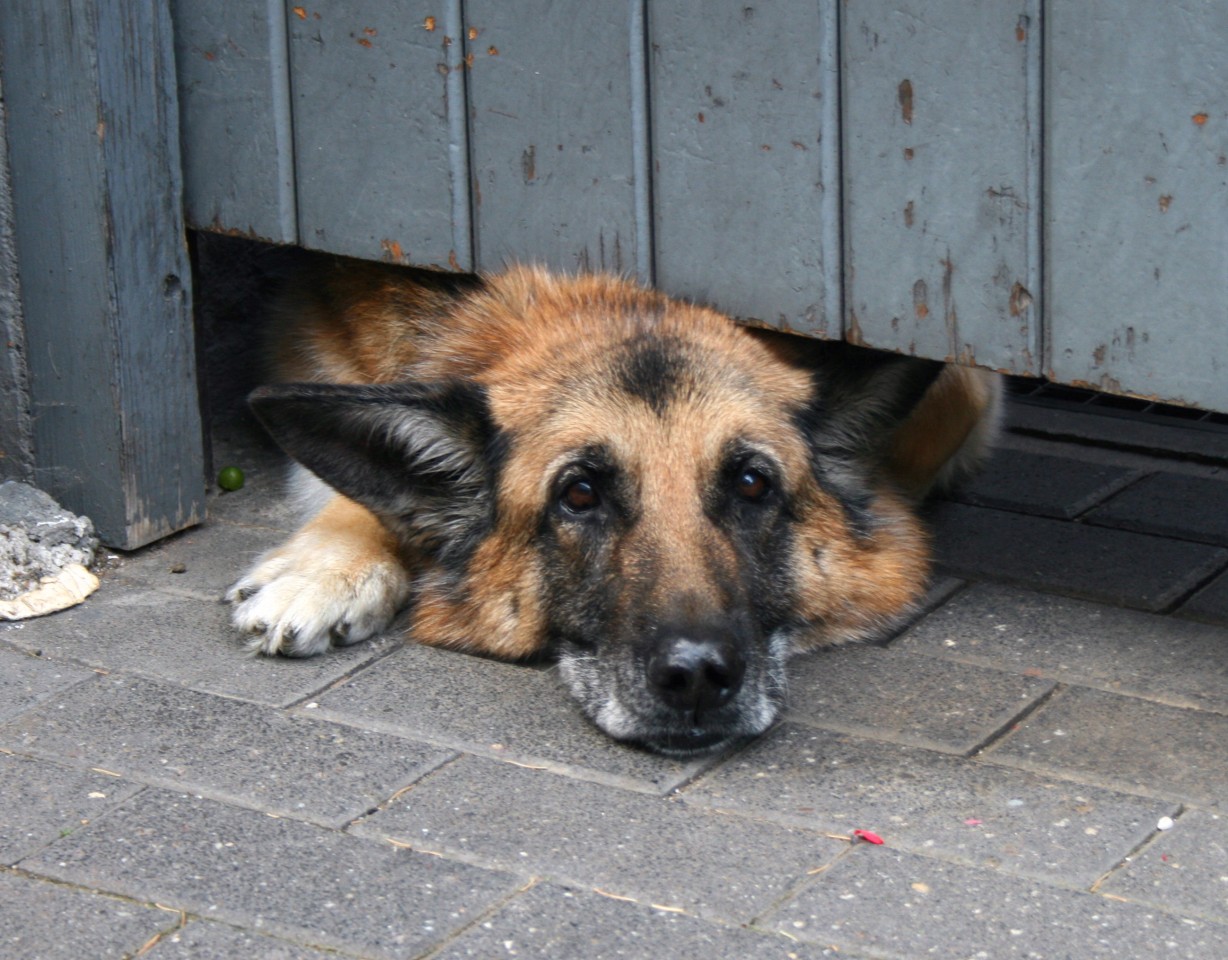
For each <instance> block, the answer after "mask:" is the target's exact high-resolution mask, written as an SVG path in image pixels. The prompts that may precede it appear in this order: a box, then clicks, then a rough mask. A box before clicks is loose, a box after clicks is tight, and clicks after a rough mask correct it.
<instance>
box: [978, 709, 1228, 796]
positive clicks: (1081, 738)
mask: <svg viewBox="0 0 1228 960" xmlns="http://www.w3.org/2000/svg"><path fill="white" fill-rule="evenodd" d="M985 759H986V760H989V761H992V762H994V763H1005V764H1011V765H1012V766H1017V767H1022V768H1024V769H1027V770H1036V771H1041V772H1044V773H1049V774H1057V775H1061V776H1065V777H1072V778H1077V779H1080V780H1083V781H1085V782H1093V783H1101V784H1104V785H1106V786H1109V787H1113V788H1115V789H1119V790H1128V791H1130V792H1132V793H1141V794H1146V795H1148V796H1155V797H1165V798H1172V799H1175V800H1181V801H1185V802H1189V803H1194V804H1198V805H1203V806H1210V807H1218V806H1228V716H1224V715H1223V714H1218V713H1208V712H1205V711H1202V710H1188V709H1182V708H1180V707H1169V706H1166V705H1163V704H1158V703H1152V702H1150V701H1148V700H1140V699H1138V698H1136V697H1123V696H1118V695H1117V694H1113V693H1105V692H1104V691H1102V690H1092V689H1089V688H1087V687H1069V688H1067V689H1064V690H1060V691H1059V692H1058V693H1057V694H1055V695H1054V696H1053V698H1052V699H1050V700H1049V701H1048V702H1047V703H1046V704H1045V705H1044V707H1042V708H1041V709H1040V710H1038V711H1036V713H1034V714H1032V716H1030V717H1028V718H1027V719H1026V720H1025V721H1024V722H1023V723H1022V724H1020V725H1019V727H1018V729H1017V730H1015V731H1014V732H1013V733H1011V734H1010V735H1009V736H1007V737H1006V738H1004V739H1003V740H1002V741H1000V742H999V743H998V744H996V745H995V746H994V747H992V748H991V751H990V752H988V753H986V754H985Z"/></svg>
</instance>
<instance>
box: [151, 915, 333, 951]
mask: <svg viewBox="0 0 1228 960" xmlns="http://www.w3.org/2000/svg"><path fill="white" fill-rule="evenodd" d="M338 956H339V955H338V954H337V953H336V952H334V951H332V950H316V949H314V948H312V947H307V946H303V945H302V944H297V943H290V942H289V941H286V940H275V939H273V938H272V937H265V936H261V935H260V934H258V933H252V932H251V931H250V930H237V929H235V928H234V927H229V926H227V925H226V924H224V923H215V922H210V921H208V920H193V921H192V922H191V923H188V924H187V925H186V926H184V927H183V928H182V929H179V930H174V931H172V932H171V933H168V934H164V935H163V936H162V937H161V938H160V939H159V940H158V942H157V943H156V944H155V945H154V946H153V948H152V949H150V951H149V952H148V953H146V954H144V957H146V958H148V960H337V958H338Z"/></svg>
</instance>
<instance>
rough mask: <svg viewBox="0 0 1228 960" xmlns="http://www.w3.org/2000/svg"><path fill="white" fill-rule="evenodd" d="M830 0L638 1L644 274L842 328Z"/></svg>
mask: <svg viewBox="0 0 1228 960" xmlns="http://www.w3.org/2000/svg"><path fill="white" fill-rule="evenodd" d="M835 7H836V3H835V0H831V2H822V3H818V4H813V3H810V4H800V3H789V4H778V5H769V4H758V5H754V6H751V5H747V4H744V3H730V2H719V3H710V2H706V0H659V2H658V0H654V2H653V3H652V4H650V5H649V7H648V34H649V43H650V58H649V68H650V73H649V89H650V91H651V98H652V99H651V115H652V144H653V156H652V169H653V176H654V181H653V202H654V228H655V240H656V275H657V281H658V283H659V284H660V285H661V287H662V288H663V289H665V290H666V291H668V292H670V293H673V294H680V295H684V296H689V297H694V298H697V299H700V300H705V301H709V302H712V303H715V304H717V305H718V306H720V307H721V308H722V309H724V310H726V311H728V312H730V313H733V314H735V315H737V316H742V317H748V318H755V319H758V320H761V321H764V322H767V323H769V324H772V325H776V326H780V327H783V328H785V329H792V330H798V331H801V332H806V333H815V334H819V335H824V336H838V335H839V334H840V317H839V275H840V265H839V258H840V249H839V242H838V239H839V228H838V217H839V206H838V196H839V188H840V174H839V169H838V166H837V164H836V162H835V161H836V156H837V155H836V152H835V149H834V144H835V143H836V142H837V139H838V136H839V134H838V131H837V128H836V124H835V120H836V116H837V115H836V98H837V84H836V83H835V76H836V73H835V63H834V56H835V52H836V44H835V32H834V31H835Z"/></svg>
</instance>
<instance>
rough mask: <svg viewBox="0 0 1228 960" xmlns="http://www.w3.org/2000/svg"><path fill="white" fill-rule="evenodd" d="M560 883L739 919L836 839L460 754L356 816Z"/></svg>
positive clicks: (371, 826) (828, 851)
mask: <svg viewBox="0 0 1228 960" xmlns="http://www.w3.org/2000/svg"><path fill="white" fill-rule="evenodd" d="M352 829H353V830H354V832H356V833H359V834H361V835H363V836H375V837H386V838H391V839H394V840H397V841H401V842H404V843H409V844H412V845H413V847H414V849H419V850H424V851H432V852H437V853H440V854H443V855H444V856H451V857H456V858H461V859H465V860H468V861H470V862H477V863H482V864H489V865H492V866H494V867H496V868H499V869H507V870H518V871H521V872H524V873H527V874H531V875H533V876H537V877H542V878H545V879H550V880H554V881H557V882H559V883H563V884H566V885H569V886H579V887H592V888H598V889H600V890H602V891H604V892H606V893H611V894H616V895H618V896H623V897H630V898H631V899H633V900H637V901H639V902H642V903H647V904H657V905H663V906H668V907H680V908H682V909H684V910H686V911H687V912H691V913H696V914H699V915H701V916H706V917H710V918H716V919H722V920H730V921H734V922H745V921H747V920H749V919H750V918H751V917H753V916H755V915H756V914H758V913H759V912H761V911H762V910H764V909H766V908H767V906H768V905H769V904H771V903H774V902H775V901H776V900H778V899H779V898H780V897H781V896H783V895H784V894H785V893H786V892H788V891H789V889H791V887H792V886H793V884H795V883H796V882H797V881H798V880H799V879H800V878H802V877H804V876H805V875H806V872H807V871H808V870H812V869H814V868H815V867H819V866H822V865H823V864H824V863H826V862H827V861H829V860H830V859H831V858H832V857H833V856H834V855H835V854H836V853H838V852H839V851H840V849H842V847H843V844H841V843H839V842H838V841H833V840H829V839H826V838H824V837H821V836H819V835H818V834H817V833H811V832H807V831H804V830H795V829H790V828H786V827H783V826H779V825H777V824H770V823H759V822H755V821H753V820H747V819H743V818H740V817H735V816H729V815H727V814H723V813H719V812H714V811H710V810H703V809H700V808H698V807H694V806H689V805H686V804H682V803H679V802H677V801H676V800H671V799H667V798H664V797H650V796H645V795H643V794H640V793H633V792H631V791H625V790H619V789H617V788H614V787H609V786H606V785H604V784H598V783H591V782H588V781H583V780H574V779H572V778H570V777H564V776H559V775H557V774H554V773H551V772H549V771H545V770H534V769H532V768H529V767H524V766H516V765H513V764H509V763H499V762H498V761H494V760H486V759H483V758H478V757H462V758H461V759H460V760H457V761H456V762H455V763H452V764H449V765H448V766H446V767H444V768H442V769H441V770H438V771H437V772H435V773H434V774H432V775H431V776H429V777H427V778H426V779H425V780H423V781H422V782H421V783H419V784H417V785H416V786H415V787H414V788H413V789H412V790H408V791H406V792H405V793H403V794H401V795H400V796H398V797H397V798H396V799H395V800H394V801H393V802H392V803H390V804H389V805H388V806H387V807H386V808H384V809H382V810H380V811H379V812H378V813H375V814H373V815H372V816H371V817H369V818H367V819H366V820H365V821H363V822H360V823H358V824H355V825H354V827H353V828H352Z"/></svg>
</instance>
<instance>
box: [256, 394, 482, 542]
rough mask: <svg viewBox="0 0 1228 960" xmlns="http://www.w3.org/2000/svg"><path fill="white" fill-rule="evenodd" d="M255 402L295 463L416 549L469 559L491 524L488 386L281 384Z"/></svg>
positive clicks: (264, 421) (274, 437)
mask: <svg viewBox="0 0 1228 960" xmlns="http://www.w3.org/2000/svg"><path fill="white" fill-rule="evenodd" d="M249 402H250V404H251V407H252V410H253V411H254V412H255V414H256V416H257V418H258V419H259V420H260V422H261V423H263V424H264V426H265V427H266V428H267V429H268V431H269V433H270V434H271V435H272V436H273V439H274V440H276V441H277V442H278V444H280V445H281V447H282V448H283V449H284V450H285V451H286V452H287V453H288V454H290V456H292V457H293V458H294V459H295V460H297V461H298V462H299V463H301V464H302V465H303V466H305V467H306V468H307V469H308V470H310V471H311V472H312V473H314V474H315V475H316V476H318V477H319V478H320V479H321V480H323V481H324V482H325V483H327V484H328V485H329V486H331V487H332V488H333V489H335V490H337V491H338V492H340V493H343V494H345V495H346V496H347V497H349V498H350V499H352V500H356V501H357V502H359V503H361V504H362V505H363V506H365V507H367V508H368V509H370V510H371V511H372V512H373V513H375V514H376V515H377V516H378V517H380V518H381V519H382V520H384V522H385V523H386V524H387V525H388V526H389V527H390V528H392V529H393V530H395V531H397V532H398V533H399V534H401V535H402V536H403V537H405V538H406V539H407V540H408V541H409V542H410V543H413V544H415V545H416V546H418V547H420V548H423V549H426V550H428V551H430V552H431V553H434V554H448V553H452V552H455V551H457V550H462V551H463V550H466V549H467V545H471V544H472V543H473V541H474V539H475V538H477V537H480V536H481V535H482V534H483V533H485V531H486V529H487V527H488V526H489V524H490V523H491V520H492V518H493V510H494V505H493V488H494V483H495V479H496V477H495V474H496V472H497V470H498V460H499V448H500V440H501V435H500V432H499V430H498V429H497V427H496V426H495V424H494V422H493V421H492V420H491V416H490V408H489V406H488V404H487V401H486V395H485V391H484V390H483V389H482V388H481V387H480V386H478V385H476V384H473V383H469V382H464V381H457V382H451V383H441V384H412V383H402V384H390V385H374V386H372V385H361V386H359V385H336V384H277V385H273V386H267V387H261V388H259V389H257V390H256V391H254V392H253V393H252V395H251V397H250V398H249Z"/></svg>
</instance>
